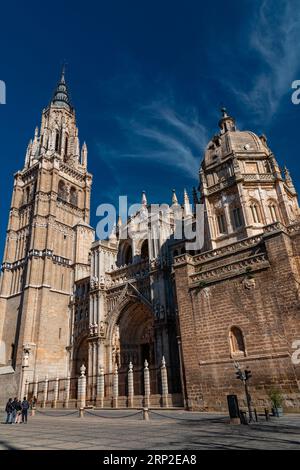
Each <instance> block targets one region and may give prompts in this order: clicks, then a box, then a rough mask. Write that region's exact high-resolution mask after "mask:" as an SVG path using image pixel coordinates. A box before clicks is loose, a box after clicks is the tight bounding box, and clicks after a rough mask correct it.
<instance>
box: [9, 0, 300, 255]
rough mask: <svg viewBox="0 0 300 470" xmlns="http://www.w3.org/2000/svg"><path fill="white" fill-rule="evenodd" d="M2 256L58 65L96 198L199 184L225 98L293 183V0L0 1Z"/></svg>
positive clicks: (296, 16)
mask: <svg viewBox="0 0 300 470" xmlns="http://www.w3.org/2000/svg"><path fill="white" fill-rule="evenodd" d="M0 43H1V52H0V53H1V60H0V80H4V81H5V82H6V86H7V104H6V105H0V142H1V157H2V168H1V175H0V182H1V189H2V191H1V198H0V209H1V212H0V214H1V216H0V224H1V225H0V251H1V252H2V247H3V240H4V236H5V230H6V226H7V217H8V209H9V205H10V199H11V190H12V184H13V173H14V172H15V171H17V170H18V169H21V168H22V166H23V162H24V155H25V150H26V146H27V143H28V141H29V139H30V138H31V137H32V136H33V132H34V128H35V126H36V125H39V124H40V118H41V111H42V108H43V107H44V106H46V105H47V103H48V102H49V100H50V98H51V95H52V92H53V89H54V87H55V85H56V82H57V80H58V77H59V74H60V69H61V65H62V63H63V62H64V61H66V62H67V64H68V65H67V82H68V85H69V89H70V91H71V95H72V100H73V103H74V105H75V108H76V112H77V120H78V126H79V133H80V138H81V142H83V141H84V140H86V142H87V145H88V149H89V170H90V171H91V172H92V173H93V174H94V185H93V192H92V213H91V214H92V224H93V225H96V222H97V220H96V216H95V212H96V207H97V205H98V204H100V203H101V202H112V203H116V202H117V200H118V195H119V194H127V195H128V196H129V200H130V201H131V202H139V200H140V194H141V191H142V190H146V192H147V196H148V201H149V202H170V198H171V193H172V189H173V188H176V190H177V195H178V197H179V199H181V198H182V192H183V188H184V187H186V188H187V189H188V191H189V192H191V189H192V186H194V185H197V182H198V168H199V165H200V162H201V158H202V154H203V148H204V146H205V145H206V143H207V142H208V140H209V138H210V137H211V136H212V135H213V134H214V133H215V132H216V130H217V123H218V119H219V115H220V112H219V109H220V107H221V106H222V105H225V106H226V107H227V109H228V111H229V112H230V114H232V115H233V116H234V117H235V118H236V119H237V124H238V127H239V128H241V129H250V130H253V131H255V132H257V133H258V134H261V133H265V134H266V135H267V137H268V142H269V145H270V147H271V148H272V149H273V151H274V153H275V155H276V157H277V159H278V161H279V163H280V164H281V165H282V166H283V164H286V165H287V166H288V167H289V169H290V171H291V174H292V176H293V178H294V181H295V184H296V186H297V188H300V169H299V158H300V156H299V150H298V147H299V146H298V141H299V138H298V136H299V113H300V105H299V106H295V105H293V104H292V102H291V94H292V90H291V83H292V81H293V80H296V79H300V56H299V52H298V50H299V43H300V0H289V1H288V2H286V1H282V0H268V1H256V0H241V1H233V0H231V1H227V2H224V1H223V0H222V1H219V0H213V1H211V2H200V1H199V0H195V1H194V0H185V1H183V0H182V1H176V0H172V1H169V0H160V1H156V0H151V1H145V0H144V1H143V0H139V1H134V0H128V1H125V0H123V1H121V0H120V1H114V0H110V1H109V2H108V1H105V2H104V1H102V0H100V1H93V2H92V1H89V0H86V1H85V2H84V3H81V2H80V3H79V2H71V1H64V2H58V1H56V0H54V1H51V2H50V3H46V4H45V3H43V2H37V1H27V2H21V1H12V2H5V4H4V3H3V4H2V5H1V30H0Z"/></svg>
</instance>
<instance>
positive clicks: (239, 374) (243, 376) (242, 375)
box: [234, 362, 254, 423]
mask: <svg viewBox="0 0 300 470" xmlns="http://www.w3.org/2000/svg"><path fill="white" fill-rule="evenodd" d="M234 367H235V368H236V373H235V375H236V378H237V379H239V380H241V381H242V382H243V384H244V387H245V394H246V401H247V406H248V412H249V423H251V422H253V421H254V420H253V416H252V410H251V396H250V393H249V389H248V380H249V379H250V378H251V377H252V374H251V370H249V369H245V370H244V371H242V369H241V366H240V364H239V363H238V362H234Z"/></svg>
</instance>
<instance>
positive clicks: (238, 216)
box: [232, 207, 243, 229]
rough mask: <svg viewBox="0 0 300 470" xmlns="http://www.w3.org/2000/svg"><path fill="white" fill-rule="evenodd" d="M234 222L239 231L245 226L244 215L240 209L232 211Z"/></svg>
mask: <svg viewBox="0 0 300 470" xmlns="http://www.w3.org/2000/svg"><path fill="white" fill-rule="evenodd" d="M232 222H233V226H234V228H236V229H238V228H240V227H241V226H242V225H243V219H242V213H241V208H240V207H234V208H233V209H232Z"/></svg>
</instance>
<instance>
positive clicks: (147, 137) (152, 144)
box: [106, 100, 207, 178]
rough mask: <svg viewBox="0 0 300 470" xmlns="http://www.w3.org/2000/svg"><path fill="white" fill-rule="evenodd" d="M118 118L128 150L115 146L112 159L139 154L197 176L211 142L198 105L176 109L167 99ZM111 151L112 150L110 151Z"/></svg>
mask: <svg viewBox="0 0 300 470" xmlns="http://www.w3.org/2000/svg"><path fill="white" fill-rule="evenodd" d="M117 121H118V123H119V125H120V128H121V129H122V132H123V135H124V136H125V137H126V141H127V145H126V150H127V151H126V152H119V151H117V149H111V151H110V152H109V158H110V159H119V158H122V159H124V158H135V159H139V160H151V161H153V162H157V163H160V164H162V165H167V166H172V167H173V168H174V169H175V170H176V169H177V170H178V169H179V170H181V171H184V172H185V174H186V175H188V176H190V177H193V178H195V177H196V175H197V172H198V169H199V165H200V160H201V157H202V154H203V151H204V148H205V145H206V144H207V131H206V129H205V127H204V126H203V125H202V124H201V123H200V122H199V118H198V115H197V112H196V110H195V108H192V107H191V108H188V109H187V108H185V110H184V111H181V112H179V111H178V110H176V111H175V105H174V103H172V104H170V103H169V104H167V103H166V101H165V100H163V101H156V102H154V103H152V104H151V105H145V106H140V107H139V108H138V109H136V113H135V114H134V116H132V117H131V118H130V119H128V117H126V116H123V117H118V118H117ZM106 155H108V152H106Z"/></svg>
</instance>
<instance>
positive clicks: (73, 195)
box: [70, 187, 77, 206]
mask: <svg viewBox="0 0 300 470" xmlns="http://www.w3.org/2000/svg"><path fill="white" fill-rule="evenodd" d="M70 203H71V204H73V205H74V206H77V191H76V189H75V188H74V187H72V188H71V189H70Z"/></svg>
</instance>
